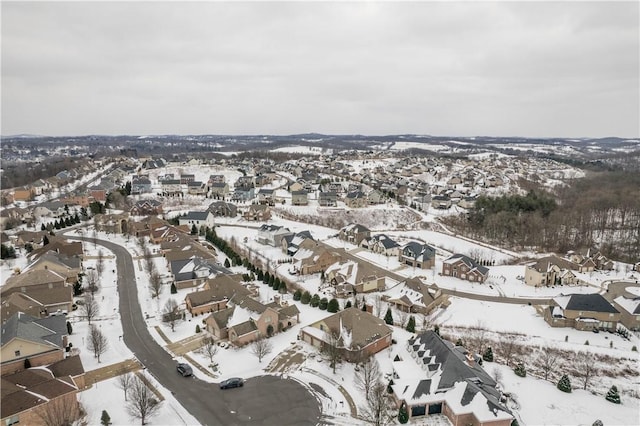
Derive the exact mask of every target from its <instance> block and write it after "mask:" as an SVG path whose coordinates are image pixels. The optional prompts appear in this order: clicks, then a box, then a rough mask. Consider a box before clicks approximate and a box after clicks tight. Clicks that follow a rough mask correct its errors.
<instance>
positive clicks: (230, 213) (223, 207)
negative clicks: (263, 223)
mask: <svg viewBox="0 0 640 426" xmlns="http://www.w3.org/2000/svg"><path fill="white" fill-rule="evenodd" d="M207 210H209V211H210V212H211V213H213V215H214V216H215V217H236V216H237V215H238V207H236V205H235V204H232V203H227V202H224V201H214V202H213V203H211V204H209V207H208V208H207Z"/></svg>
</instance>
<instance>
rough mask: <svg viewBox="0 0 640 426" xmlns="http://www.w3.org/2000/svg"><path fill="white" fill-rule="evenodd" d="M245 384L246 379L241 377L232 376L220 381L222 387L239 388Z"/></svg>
mask: <svg viewBox="0 0 640 426" xmlns="http://www.w3.org/2000/svg"><path fill="white" fill-rule="evenodd" d="M242 386H244V380H242V379H241V378H240V377H232V378H230V379H227V380H224V381H222V382H220V389H230V388H239V387H242Z"/></svg>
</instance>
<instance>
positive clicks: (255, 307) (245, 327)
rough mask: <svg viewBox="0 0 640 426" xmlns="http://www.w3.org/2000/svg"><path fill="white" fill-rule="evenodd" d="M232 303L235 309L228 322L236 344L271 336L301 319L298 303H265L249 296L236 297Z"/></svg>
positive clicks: (232, 338)
mask: <svg viewBox="0 0 640 426" xmlns="http://www.w3.org/2000/svg"><path fill="white" fill-rule="evenodd" d="M232 303H233V304H234V307H233V308H234V311H233V313H232V315H231V317H230V318H229V320H228V323H227V327H228V338H229V342H231V343H232V344H234V345H236V346H244V345H246V344H248V343H251V342H253V341H255V340H258V339H261V338H265V337H271V336H272V335H274V334H275V333H279V332H281V331H285V330H287V329H288V328H290V327H292V326H293V325H296V324H297V323H298V322H299V320H300V318H299V315H300V311H299V310H298V307H297V306H296V305H286V304H285V305H281V304H280V303H279V302H278V301H274V302H271V303H269V304H267V305H264V304H262V303H260V302H258V301H257V300H254V299H251V298H249V297H244V298H242V299H240V300H236V299H234V300H233V301H232ZM245 318H246V319H245Z"/></svg>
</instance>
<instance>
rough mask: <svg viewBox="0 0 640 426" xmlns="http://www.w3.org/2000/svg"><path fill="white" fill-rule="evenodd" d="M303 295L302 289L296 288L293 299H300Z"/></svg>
mask: <svg viewBox="0 0 640 426" xmlns="http://www.w3.org/2000/svg"><path fill="white" fill-rule="evenodd" d="M301 297H302V291H301V290H300V289H298V290H296V291H295V292H294V293H293V300H300V298H301Z"/></svg>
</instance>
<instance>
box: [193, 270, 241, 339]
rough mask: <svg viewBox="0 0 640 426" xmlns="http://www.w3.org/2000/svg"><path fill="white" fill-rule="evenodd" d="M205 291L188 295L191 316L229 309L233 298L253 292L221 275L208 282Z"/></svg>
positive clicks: (235, 280) (230, 278) (236, 281)
mask: <svg viewBox="0 0 640 426" xmlns="http://www.w3.org/2000/svg"><path fill="white" fill-rule="evenodd" d="M205 287H207V288H205V289H204V290H200V291H195V292H193V293H189V294H187V296H186V297H185V299H184V300H185V304H186V307H187V311H189V313H191V315H200V314H203V313H206V312H218V311H221V310H224V309H226V308H227V302H228V301H229V300H230V299H231V298H233V297H244V296H249V295H250V294H251V291H250V290H248V289H247V288H246V287H245V286H243V285H242V284H241V283H240V281H238V280H237V279H235V278H234V277H231V276H228V275H219V276H217V277H215V278H213V279H210V280H208V281H207V284H206V285H205ZM225 337H226V336H225Z"/></svg>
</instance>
